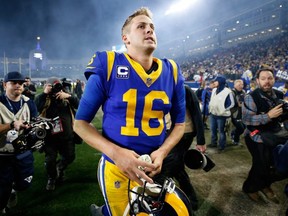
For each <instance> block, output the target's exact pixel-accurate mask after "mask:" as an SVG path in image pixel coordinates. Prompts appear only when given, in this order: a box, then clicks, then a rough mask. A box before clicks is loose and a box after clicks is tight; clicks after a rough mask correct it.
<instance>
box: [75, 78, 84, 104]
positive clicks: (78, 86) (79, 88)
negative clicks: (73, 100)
mask: <svg viewBox="0 0 288 216" xmlns="http://www.w3.org/2000/svg"><path fill="white" fill-rule="evenodd" d="M74 93H75V94H76V95H77V97H78V99H79V100H80V99H81V97H82V94H83V89H82V82H81V80H79V79H77V80H76V86H75V89H74Z"/></svg>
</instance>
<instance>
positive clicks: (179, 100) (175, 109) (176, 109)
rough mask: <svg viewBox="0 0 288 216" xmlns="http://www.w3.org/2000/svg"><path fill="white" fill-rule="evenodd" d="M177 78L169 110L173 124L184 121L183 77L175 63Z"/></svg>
mask: <svg viewBox="0 0 288 216" xmlns="http://www.w3.org/2000/svg"><path fill="white" fill-rule="evenodd" d="M177 72H178V75H177V80H176V85H175V91H174V94H173V98H172V107H171V111H170V115H171V120H172V123H173V124H177V123H184V122H185V112H186V108H185V107H186V102H185V88H184V77H183V75H182V73H181V69H180V67H179V65H178V64H177Z"/></svg>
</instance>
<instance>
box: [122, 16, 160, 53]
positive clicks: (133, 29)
mask: <svg viewBox="0 0 288 216" xmlns="http://www.w3.org/2000/svg"><path fill="white" fill-rule="evenodd" d="M127 27H128V28H129V30H128V31H127V34H125V35H123V40H124V43H125V44H126V46H127V49H129V48H133V47H134V48H139V49H143V48H144V49H145V50H150V51H154V50H155V49H156V47H157V38H156V34H155V31H154V24H153V22H152V20H151V19H150V18H149V17H147V16H145V15H139V16H136V17H134V18H133V19H132V21H131V23H130V26H127Z"/></svg>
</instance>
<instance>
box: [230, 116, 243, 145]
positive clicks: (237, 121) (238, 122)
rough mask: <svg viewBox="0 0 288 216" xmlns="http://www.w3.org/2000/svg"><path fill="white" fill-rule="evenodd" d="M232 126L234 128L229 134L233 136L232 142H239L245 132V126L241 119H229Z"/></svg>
mask: <svg viewBox="0 0 288 216" xmlns="http://www.w3.org/2000/svg"><path fill="white" fill-rule="evenodd" d="M231 120H232V124H233V125H234V126H235V129H234V130H233V131H232V132H231V134H232V135H233V136H234V142H237V143H238V142H239V140H240V136H241V134H242V133H243V132H244V130H245V125H244V124H243V122H242V121H241V119H235V118H231Z"/></svg>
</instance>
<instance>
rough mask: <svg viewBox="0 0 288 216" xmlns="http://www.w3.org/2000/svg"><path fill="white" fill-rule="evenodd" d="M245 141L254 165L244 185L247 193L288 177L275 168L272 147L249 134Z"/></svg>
mask: <svg viewBox="0 0 288 216" xmlns="http://www.w3.org/2000/svg"><path fill="white" fill-rule="evenodd" d="M245 142H246V145H247V148H248V150H249V152H250V154H251V156H252V167H251V169H250V171H249V174H248V177H247V179H246V180H245V182H244V184H243V187H242V189H243V191H244V192H245V193H254V192H257V191H259V190H262V189H264V188H266V187H270V185H271V184H272V183H273V182H275V181H280V180H283V179H285V178H287V174H282V173H279V172H277V171H276V169H275V168H274V162H273V155H272V148H271V147H269V146H267V145H265V144H263V143H256V142H254V141H253V140H252V139H251V138H250V136H249V135H246V136H245Z"/></svg>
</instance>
